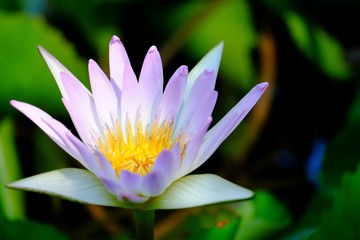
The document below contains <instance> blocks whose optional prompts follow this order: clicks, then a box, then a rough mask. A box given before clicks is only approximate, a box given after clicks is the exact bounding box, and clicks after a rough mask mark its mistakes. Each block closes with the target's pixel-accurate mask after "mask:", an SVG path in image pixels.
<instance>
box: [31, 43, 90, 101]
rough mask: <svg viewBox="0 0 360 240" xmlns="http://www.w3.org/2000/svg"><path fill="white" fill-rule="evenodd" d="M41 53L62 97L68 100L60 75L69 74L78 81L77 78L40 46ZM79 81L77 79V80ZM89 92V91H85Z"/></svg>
mask: <svg viewBox="0 0 360 240" xmlns="http://www.w3.org/2000/svg"><path fill="white" fill-rule="evenodd" d="M38 48H39V51H40V54H41V56H42V57H43V58H44V60H45V62H46V64H47V65H48V67H49V69H50V71H51V73H52V75H53V76H54V78H55V80H56V83H57V85H58V87H59V89H60V92H61V95H62V96H63V98H67V93H66V91H65V88H64V86H63V83H62V81H61V76H60V73H61V72H64V73H66V74H68V75H69V76H71V77H73V78H74V79H76V77H75V76H74V75H73V74H72V73H71V72H70V71H69V70H68V69H67V68H66V67H64V65H62V64H61V63H60V62H59V61H58V60H57V59H56V58H55V57H54V56H52V55H51V54H50V53H49V52H48V51H46V50H45V49H44V48H43V47H41V46H39V47H38ZM76 80H77V79H76ZM85 90H86V91H88V90H87V89H85Z"/></svg>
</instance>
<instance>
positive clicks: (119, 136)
mask: <svg viewBox="0 0 360 240" xmlns="http://www.w3.org/2000/svg"><path fill="white" fill-rule="evenodd" d="M142 128H143V127H142V124H141V123H138V124H137V126H136V129H135V131H133V129H132V125H131V124H127V126H126V131H122V130H121V127H120V126H119V125H118V124H116V125H115V130H110V129H108V130H107V131H106V132H105V138H99V139H98V144H97V148H98V149H99V151H100V152H101V153H102V154H103V155H104V156H105V157H106V158H107V159H108V160H109V162H110V163H111V164H112V166H113V168H114V170H115V171H116V172H117V174H118V175H120V173H121V171H122V170H128V171H130V172H133V173H137V174H141V175H142V176H144V175H146V174H148V173H149V172H150V171H151V170H152V168H153V166H154V163H155V160H156V158H157V156H158V155H159V154H160V153H161V152H162V151H163V150H169V149H170V148H172V147H173V146H174V145H175V144H176V143H177V142H179V140H180V144H181V142H183V141H182V140H181V137H178V138H176V139H174V140H173V136H172V135H173V131H174V121H164V122H163V123H162V124H158V123H157V122H155V124H154V125H153V127H152V129H149V127H147V128H146V129H145V130H143V129H142ZM184 148H185V144H181V150H182V152H183V150H184ZM182 155H183V154H182Z"/></svg>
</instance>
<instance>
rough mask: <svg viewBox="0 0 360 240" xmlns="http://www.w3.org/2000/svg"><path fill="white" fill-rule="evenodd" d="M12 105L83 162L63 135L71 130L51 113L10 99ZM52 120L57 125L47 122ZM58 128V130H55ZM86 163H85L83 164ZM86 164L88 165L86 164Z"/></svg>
mask: <svg viewBox="0 0 360 240" xmlns="http://www.w3.org/2000/svg"><path fill="white" fill-rule="evenodd" d="M10 103H11V105H12V106H13V107H15V108H16V109H18V110H19V111H20V112H22V113H23V114H24V115H25V116H27V117H28V118H29V119H31V120H32V121H33V122H34V123H35V124H36V125H38V126H39V127H40V128H41V130H43V131H44V132H45V133H46V134H47V135H48V136H49V137H50V138H51V139H52V140H53V141H54V142H55V143H57V144H58V145H59V146H60V147H61V148H62V149H63V150H64V151H65V152H67V153H68V154H69V155H70V156H72V157H73V158H75V159H77V160H78V161H79V162H80V163H82V164H83V162H82V159H81V158H80V156H79V155H78V154H77V153H76V151H75V150H74V149H73V148H71V147H70V146H68V145H66V143H65V142H64V140H63V138H62V136H63V135H64V134H66V133H67V132H69V131H70V130H69V129H67V128H66V127H65V126H64V125H63V124H62V123H60V122H58V121H57V120H55V119H53V118H52V117H51V116H50V115H49V114H47V113H46V112H44V111H42V110H41V109H39V108H37V107H34V106H32V105H30V104H27V103H23V102H19V101H15V100H12V101H10ZM45 121H46V122H52V124H51V125H54V126H55V125H56V127H54V128H52V127H51V126H49V124H47V123H46V122H45ZM54 129H56V131H54ZM83 165H84V164H83ZM85 166H86V165H85Z"/></svg>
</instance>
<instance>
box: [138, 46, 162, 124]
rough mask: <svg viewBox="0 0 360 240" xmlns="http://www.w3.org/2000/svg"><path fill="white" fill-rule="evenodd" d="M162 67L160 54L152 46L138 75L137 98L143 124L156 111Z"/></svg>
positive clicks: (149, 119)
mask: <svg viewBox="0 0 360 240" xmlns="http://www.w3.org/2000/svg"><path fill="white" fill-rule="evenodd" d="M163 82H164V79H163V69H162V63H161V58H160V54H159V52H158V51H157V49H156V47H155V46H152V47H151V48H150V49H149V51H148V53H147V55H146V57H145V59H144V63H143V66H142V69H141V73H140V77H139V96H138V97H139V98H140V99H141V100H140V105H141V119H142V121H141V122H142V123H143V124H145V125H146V124H147V123H150V122H151V121H152V118H153V117H154V112H155V111H157V109H158V105H159V103H160V98H161V95H162V91H163Z"/></svg>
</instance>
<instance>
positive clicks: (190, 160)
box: [176, 117, 212, 179]
mask: <svg viewBox="0 0 360 240" xmlns="http://www.w3.org/2000/svg"><path fill="white" fill-rule="evenodd" d="M211 121H212V118H211V117H208V118H207V119H206V121H205V122H203V124H202V126H200V127H199V130H198V131H197V132H195V133H194V134H193V136H191V138H190V141H189V142H188V143H187V145H186V152H185V156H184V158H183V160H182V161H181V167H180V170H179V171H178V173H177V175H176V179H178V178H181V177H183V176H184V175H186V174H188V173H189V172H190V169H191V167H192V166H193V164H194V162H195V160H196V156H197V154H198V152H199V149H200V146H201V144H202V141H203V139H204V136H205V134H206V131H207V130H208V128H209V126H210V123H211Z"/></svg>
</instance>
